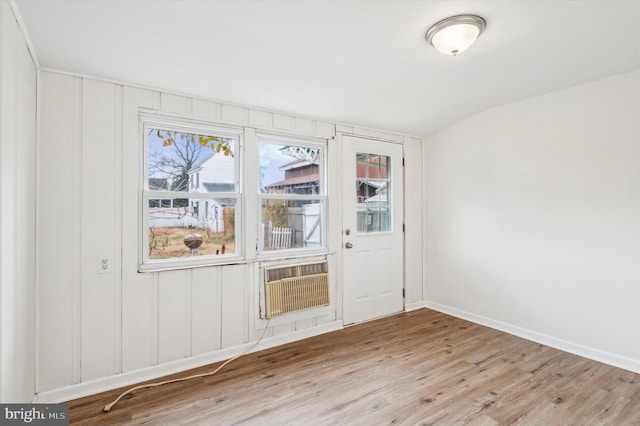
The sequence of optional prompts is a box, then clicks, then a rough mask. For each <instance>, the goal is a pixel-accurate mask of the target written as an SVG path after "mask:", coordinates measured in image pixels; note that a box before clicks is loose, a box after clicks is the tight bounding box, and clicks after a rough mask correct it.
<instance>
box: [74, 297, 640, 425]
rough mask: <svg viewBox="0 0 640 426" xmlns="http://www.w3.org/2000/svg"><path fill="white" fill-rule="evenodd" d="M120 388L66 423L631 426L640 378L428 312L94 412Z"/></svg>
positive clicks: (303, 344) (84, 405) (245, 362)
mask: <svg viewBox="0 0 640 426" xmlns="http://www.w3.org/2000/svg"><path fill="white" fill-rule="evenodd" d="M217 365H218V364H214V365H211V366H208V367H206V368H205V367H203V368H198V369H195V370H191V371H190V372H188V374H195V373H201V372H205V371H210V370H213V369H214V368H215V367H216V366H217ZM171 377H173V376H171ZM120 392H121V390H115V391H111V392H106V393H102V394H99V395H94V396H90V397H86V398H82V399H78V400H74V401H71V402H69V406H70V415H71V423H72V424H87V425H96V424H105V425H118V424H153V425H177V424H189V425H193V424H198V425H231V424H248V425H254V424H255V425H309V424H313V425H331V424H333V425H388V424H402V425H414V424H425V425H426V424H437V425H452V424H464V425H497V424H500V425H509V424H522V425H587V424H601V425H616V426H617V425H640V375H638V374H635V373H631V372H629V371H626V370H622V369H619V368H614V367H610V366H607V365H604V364H601V363H598V362H595V361H590V360H587V359H584V358H581V357H578V356H575V355H571V354H568V353H565V352H562V351H559V350H556V349H552V348H549V347H546V346H543V345H540V344H537V343H533V342H530V341H527V340H524V339H520V338H518V337H514V336H511V335H509V334H506V333H502V332H499V331H496V330H492V329H490V328H487V327H483V326H480V325H476V324H473V323H470V322H467V321H464V320H460V319H457V318H454V317H451V316H448V315H445V314H441V313H438V312H435V311H431V310H427V309H421V310H417V311H413V312H409V313H405V314H399V315H395V316H392V317H388V318H384V319H380V320H376V321H372V322H368V323H366V324H361V325H357V326H353V327H348V328H346V329H344V330H340V331H336V332H332V333H328V334H325V335H322V336H317V337H313V338H310V339H306V340H303V341H299V342H295V343H291V344H287V345H284V346H280V347H277V348H273V349H269V350H265V351H262V352H257V353H253V354H250V355H246V356H244V357H242V358H240V359H238V360H236V361H234V362H233V363H231V364H229V365H228V366H227V367H225V368H224V369H223V370H221V371H220V372H219V373H218V374H217V375H215V376H211V377H208V378H204V379H194V380H192V381H189V382H182V383H177V384H170V385H167V386H162V387H156V388H151V389H147V390H140V391H136V392H134V394H133V395H130V396H128V397H126V398H124V399H123V400H121V401H120V403H119V404H118V405H116V406H115V407H114V408H113V409H112V411H111V412H109V413H105V412H103V411H102V408H103V407H104V405H105V404H107V403H109V402H111V401H112V400H113V399H115V397H116V396H117V395H119V394H120Z"/></svg>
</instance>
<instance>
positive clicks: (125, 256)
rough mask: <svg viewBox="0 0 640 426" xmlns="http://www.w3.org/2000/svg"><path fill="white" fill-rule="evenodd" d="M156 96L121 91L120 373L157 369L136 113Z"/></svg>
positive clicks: (154, 285)
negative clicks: (141, 269) (143, 247)
mask: <svg viewBox="0 0 640 426" xmlns="http://www.w3.org/2000/svg"><path fill="white" fill-rule="evenodd" d="M159 106H160V97H159V96H158V94H157V92H151V91H149V90H142V89H135V88H130V87H125V88H124V91H123V111H122V212H121V216H122V237H121V241H122V371H124V372H127V371H134V370H137V369H140V368H144V367H150V366H152V365H154V364H157V363H158V304H157V300H158V280H157V276H158V274H151V273H148V274H140V273H138V250H139V238H140V229H139V225H138V221H139V219H140V217H139V216H140V215H139V213H138V205H139V203H140V201H139V186H138V185H139V183H140V178H141V176H140V166H141V164H142V157H141V156H142V147H141V142H140V131H139V124H138V108H155V109H157V108H159Z"/></svg>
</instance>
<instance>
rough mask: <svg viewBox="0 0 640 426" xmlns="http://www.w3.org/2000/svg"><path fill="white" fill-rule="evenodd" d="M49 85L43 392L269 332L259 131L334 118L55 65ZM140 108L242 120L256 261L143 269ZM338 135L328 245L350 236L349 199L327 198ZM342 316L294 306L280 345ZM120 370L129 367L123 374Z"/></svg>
mask: <svg viewBox="0 0 640 426" xmlns="http://www.w3.org/2000/svg"><path fill="white" fill-rule="evenodd" d="M42 82H43V83H42V85H43V90H42V102H41V110H42V120H41V138H40V142H39V143H40V146H39V158H40V162H41V167H40V169H39V171H40V176H39V178H38V185H39V188H38V190H39V191H38V193H39V196H38V200H37V201H38V205H39V206H41V207H40V208H39V209H38V212H37V220H38V223H39V227H40V228H39V229H40V232H39V234H38V244H39V250H40V253H41V255H40V260H39V265H38V267H39V277H40V278H39V280H38V286H39V287H38V291H39V297H40V298H41V299H42V303H40V307H39V317H40V318H39V325H40V327H41V332H40V333H39V335H38V345H39V346H40V348H41V349H40V357H41V358H40V359H39V361H40V365H39V371H38V380H39V383H40V386H39V389H38V390H39V393H40V395H39V398H40V397H41V398H42V400H43V401H47V398H53V399H56V398H60V395H63V394H66V392H71V389H91V390H94V391H95V389H96V387H95V386H96V384H97V383H98V384H99V383H105V386H110V385H108V384H107V383H111V384H113V383H116V382H118V381H119V380H124V381H126V380H131V378H132V377H140V376H139V374H154V373H141V372H143V371H147V372H149V371H157V372H161V371H165V372H166V369H165V368H166V367H165V366H164V365H165V364H167V363H170V362H173V361H180V362H181V363H182V364H181V365H185V366H187V365H190V361H189V360H190V359H191V358H193V357H198V359H202V358H201V357H202V356H207V357H210V356H213V357H214V358H215V357H216V352H218V351H225V350H227V351H229V350H230V351H231V352H229V353H233V350H234V348H236V347H238V346H241V345H243V344H244V343H247V342H249V341H253V340H255V339H256V338H258V337H259V335H260V334H261V331H262V330H261V329H260V330H258V329H256V328H255V327H254V326H253V324H254V321H255V320H256V318H257V312H258V301H259V293H258V292H259V289H258V284H257V283H258V282H259V272H258V263H257V262H256V249H255V240H256V237H257V226H256V223H257V220H258V205H257V198H256V194H255V193H254V188H255V185H256V183H257V179H258V171H259V168H258V165H257V161H258V158H257V138H256V129H260V130H274V128H275V127H278V128H279V130H283V131H288V132H295V133H296V134H300V135H302V136H313V137H321V138H327V139H330V138H332V137H333V136H334V135H335V126H334V125H333V124H331V123H327V122H321V121H315V120H310V119H305V118H297V117H294V116H287V115H284V114H275V113H273V112H267V111H259V110H252V109H249V108H244V107H239V106H233V105H226V104H220V103H216V102H210V101H206V100H201V99H191V98H187V97H183V96H178V95H173V94H166V93H162V92H157V91H150V90H144V89H138V88H131V87H127V86H122V85H119V84H112V83H106V82H98V81H93V80H91V79H87V78H77V77H71V76H65V75H60V74H57V73H53V72H49V71H44V72H42ZM142 110H145V111H158V112H160V113H166V114H169V115H177V116H184V117H187V118H189V117H192V118H194V119H200V120H206V121H211V122H219V123H222V124H226V125H233V126H243V127H244V128H245V132H244V138H243V144H242V148H241V151H240V155H241V157H242V158H243V169H242V172H241V173H242V182H243V184H244V185H245V187H244V190H245V193H244V195H243V205H242V208H243V212H242V213H241V214H242V215H243V216H244V217H245V218H246V221H245V222H244V223H243V224H242V229H241V230H240V231H239V233H240V234H241V235H240V236H239V237H238V243H239V244H242V245H243V251H244V254H245V256H246V260H247V263H243V264H238V265H226V266H213V267H203V268H195V269H184V270H175V271H163V272H145V273H140V272H138V266H139V265H138V262H139V255H140V250H142V248H141V247H140V240H141V236H142V232H144V230H141V229H140V223H141V217H140V212H139V210H140V201H141V195H140V185H141V182H142V181H143V179H144V177H143V176H142V172H141V170H142V168H141V167H142V161H143V146H142V141H141V139H142V138H141V136H142V135H141V130H140V125H139V113H140V111H142ZM276 116H277V117H278V118H277V119H276V118H275V117H276ZM274 121H277V123H278V125H277V126H275V124H274ZM249 125H250V126H252V127H247V126H249ZM337 146H338V145H337V142H336V141H335V140H333V139H331V140H330V142H329V148H328V158H329V161H328V162H329V169H328V171H327V177H328V182H329V194H330V199H329V204H328V205H327V224H328V226H329V229H330V232H329V235H328V246H329V250H330V251H332V252H335V251H337V250H339V248H340V244H341V236H340V230H339V229H340V226H341V212H340V209H339V207H340V206H339V205H338V204H331V203H332V202H333V203H335V202H334V201H332V200H336V199H339V198H340V197H339V193H340V191H341V185H340V176H339V175H337V174H336V173H335V172H336V170H338V171H339V170H341V167H340V163H341V158H340V150H339V149H336V148H337ZM252 188H253V189H252ZM248 189H251V191H250V192H249V191H248ZM49 206H53V207H51V208H50V207H49ZM331 230H333V231H331ZM64 247H67V248H68V249H67V250H63V249H61V248H64ZM327 257H328V258H329V263H330V275H331V277H332V279H331V293H332V302H333V303H334V305H335V307H337V308H338V310H340V309H341V308H339V307H340V306H341V298H340V294H339V288H340V287H339V285H340V284H339V273H338V272H339V266H338V263H337V261H338V259H339V257H338V256H336V255H335V254H333V253H330V254H329V255H328V256H327ZM103 258H104V259H108V261H109V264H110V268H111V269H110V272H107V273H99V272H98V264H99V261H100V260H101V259H103ZM335 320H336V313H334V312H331V314H330V315H326V314H325V315H323V316H321V317H314V318H304V317H300V316H298V317H296V318H295V319H291V320H290V321H289V322H287V321H280V322H279V323H278V326H277V327H275V328H272V329H271V330H269V332H270V335H273V336H276V337H279V340H278V341H283V342H284V341H287V339H288V338H289V337H288V336H289V335H291V336H292V337H291V339H294V338H295V337H293V336H295V333H296V332H298V331H303V332H306V330H310V329H313V328H314V327H319V326H324V325H326V324H329V323H331V322H334V321H335ZM250 324H251V325H252V326H251V327H250V326H249V325H250ZM322 329H323V330H326V329H327V328H326V327H323V328H322ZM310 334H313V331H311V333H310ZM305 335H308V334H307V333H305ZM221 353H222V352H221ZM225 353H227V352H225ZM193 362H198V361H196V360H194V361H193ZM119 373H124V374H122V375H121V376H120V377H123V378H122V379H119V378H118V374H119ZM74 384H76V386H73V385H74ZM67 389H68V390H67ZM79 392H82V391H79ZM76 396H77V394H76Z"/></svg>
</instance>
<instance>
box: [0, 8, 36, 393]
mask: <svg viewBox="0 0 640 426" xmlns="http://www.w3.org/2000/svg"><path fill="white" fill-rule="evenodd" d="M36 78H37V77H36V70H35V64H34V62H33V59H32V58H31V55H30V53H29V50H28V47H27V43H26V40H25V39H24V37H23V35H22V31H21V29H20V26H19V25H18V23H17V21H16V17H15V16H14V14H13V10H12V8H11V6H10V5H9V4H8V3H7V2H6V1H0V93H1V94H2V96H1V98H0V172H1V174H0V336H1V337H2V340H0V401H2V402H30V401H31V400H32V398H33V395H34V393H35V387H34V383H35V376H34V371H33V365H34V364H35V362H36V360H35V347H34V345H35V330H36V324H35V310H36V308H35V304H36V277H35V270H36V269H35V268H36V265H35V260H34V259H35V238H36V235H35V232H36V226H35V225H36V218H35V203H36V200H35V195H34V194H35V192H36V185H35V178H36V152H35V150H36Z"/></svg>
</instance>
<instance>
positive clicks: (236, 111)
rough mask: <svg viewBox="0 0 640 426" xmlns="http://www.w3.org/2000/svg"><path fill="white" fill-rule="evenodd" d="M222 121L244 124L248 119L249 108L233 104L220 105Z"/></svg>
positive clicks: (238, 124)
mask: <svg viewBox="0 0 640 426" xmlns="http://www.w3.org/2000/svg"><path fill="white" fill-rule="evenodd" d="M222 121H224V122H225V123H227V124H233V125H237V126H245V125H246V124H247V123H248V121H249V110H248V109H247V108H241V107H237V106H233V105H222Z"/></svg>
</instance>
